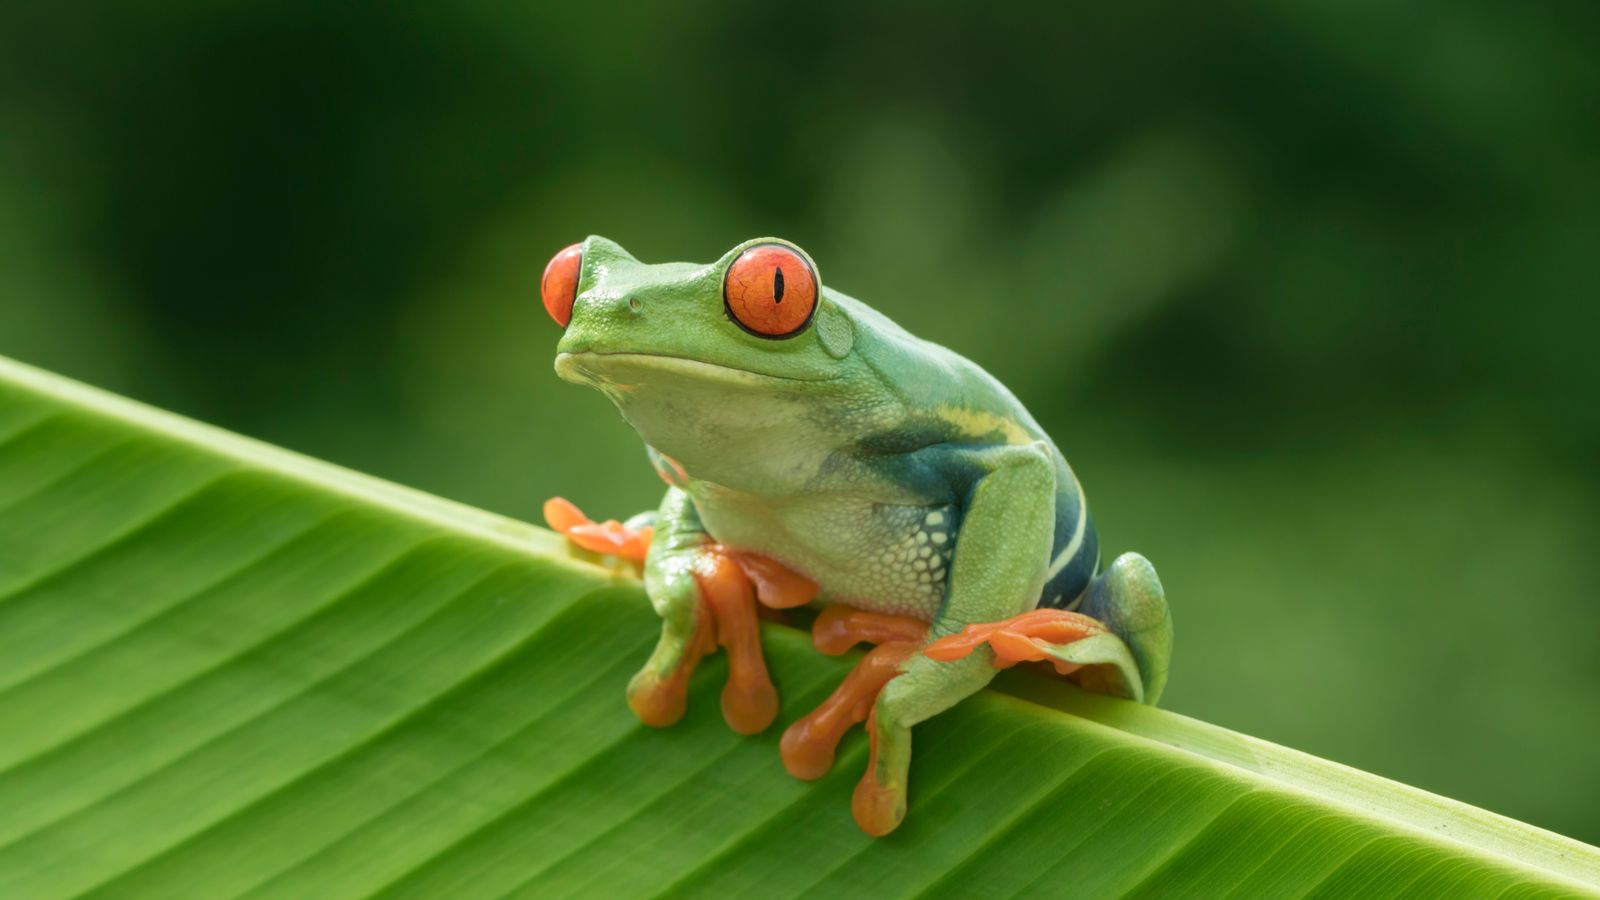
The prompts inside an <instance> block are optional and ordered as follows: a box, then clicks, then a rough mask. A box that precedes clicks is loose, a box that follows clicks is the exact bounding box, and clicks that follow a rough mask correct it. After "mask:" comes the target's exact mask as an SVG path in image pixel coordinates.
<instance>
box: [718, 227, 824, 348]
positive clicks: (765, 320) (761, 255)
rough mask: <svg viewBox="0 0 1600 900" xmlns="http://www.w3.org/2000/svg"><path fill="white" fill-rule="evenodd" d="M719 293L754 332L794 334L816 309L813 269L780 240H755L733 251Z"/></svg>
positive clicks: (741, 322) (771, 335)
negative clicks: (751, 245) (774, 242)
mask: <svg viewBox="0 0 1600 900" xmlns="http://www.w3.org/2000/svg"><path fill="white" fill-rule="evenodd" d="M722 299H723V302H724V303H725V304H726V305H727V307H728V315H729V316H730V317H731V318H732V319H733V321H735V322H737V323H738V324H739V327H741V328H743V329H744V330H745V331H748V332H750V333H751V334H754V335H757V336H759V337H768V338H784V337H791V336H793V335H796V334H799V333H800V331H801V330H802V329H804V328H805V327H806V324H807V323H809V322H810V321H811V314H812V313H814V312H816V310H817V274H816V273H815V272H813V271H811V264H810V263H808V262H806V260H805V257H803V256H801V255H800V254H798V253H796V252H794V251H793V250H791V249H789V248H788V247H785V246H783V245H782V244H757V245H756V246H754V247H751V248H750V249H748V250H746V251H744V252H743V253H741V254H739V258H738V259H736V260H734V261H733V265H731V266H729V267H728V274H727V276H726V277H725V278H724V279H723V281H722Z"/></svg>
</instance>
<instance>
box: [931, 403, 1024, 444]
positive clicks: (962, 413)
mask: <svg viewBox="0 0 1600 900" xmlns="http://www.w3.org/2000/svg"><path fill="white" fill-rule="evenodd" d="M933 411H934V413H935V414H936V415H938V417H939V418H941V419H943V420H945V421H946V422H949V423H950V424H951V425H954V426H955V427H957V428H959V429H961V431H962V432H963V433H964V434H966V436H968V437H975V438H977V437H985V436H987V435H991V434H995V433H997V432H998V433H999V434H1002V435H1005V439H1006V443H1008V444H1031V443H1033V442H1034V441H1036V440H1038V438H1036V437H1034V436H1033V435H1031V434H1029V433H1028V431H1027V429H1025V428H1023V427H1022V426H1021V425H1019V424H1017V423H1016V422H1015V421H1013V420H1011V419H1008V418H1006V417H1004V416H997V415H995V414H994V413H992V412H985V411H984V410H981V409H962V408H961V407H958V406H936V407H934V408H933Z"/></svg>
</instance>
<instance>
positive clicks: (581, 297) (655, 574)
mask: <svg viewBox="0 0 1600 900" xmlns="http://www.w3.org/2000/svg"><path fill="white" fill-rule="evenodd" d="M541 295H542V299H543V302H544V307H545V309H546V311H548V312H549V314H550V316H551V317H552V318H554V319H555V321H556V322H557V324H559V325H560V326H562V328H564V329H565V331H564V333H563V334H562V336H561V340H560V343H559V345H558V346H557V348H556V359H555V369H556V373H557V374H558V375H559V376H560V377H561V378H563V379H565V380H567V381H570V382H574V383H577V384H585V385H589V386H591V387H594V388H597V389H598V390H599V391H600V392H601V393H603V394H605V395H606V396H607V397H608V398H610V399H611V401H612V403H614V404H615V405H616V407H617V409H618V410H619V411H620V412H621V413H622V417H623V418H624V419H625V420H627V422H628V423H629V424H630V425H632V426H633V428H634V430H635V431H637V432H638V433H639V436H640V437H641V438H642V439H643V440H644V443H645V446H646V450H647V453H648V456H649V458H650V460H651V462H652V464H653V465H654V467H655V469H656V471H657V473H659V474H660V476H661V478H662V479H663V480H664V481H666V483H667V492H666V496H665V498H664V499H663V500H662V502H661V505H660V508H659V509H658V510H657V511H656V512H655V513H654V514H653V515H651V514H641V515H640V516H637V517H635V518H634V519H631V520H629V521H628V522H627V523H626V524H623V523H618V522H616V521H614V520H613V521H610V522H606V523H595V522H591V521H590V520H589V519H588V518H587V517H585V516H584V515H583V514H582V513H581V512H580V511H579V510H578V509H577V508H576V507H574V506H572V505H571V504H570V503H567V502H566V501H564V500H560V499H559V498H558V499H553V500H551V501H550V502H549V503H547V504H546V506H545V514H546V519H547V520H548V521H549V522H550V524H551V526H552V527H554V528H556V529H557V530H559V531H562V532H563V533H565V534H567V536H568V537H569V538H571V539H572V540H573V541H574V542H575V543H577V544H578V545H580V546H583V547H585V548H587V549H589V550H591V551H598V552H603V553H612V554H616V555H619V556H622V557H625V558H631V559H633V560H635V561H637V562H639V563H641V564H642V567H643V568H642V572H643V579H644V586H645V591H646V593H647V594H648V595H649V598H650V602H651V603H652V605H653V606H654V607H655V610H656V612H657V613H658V614H659V615H660V616H661V619H662V627H661V638H660V641H659V643H658V644H657V645H656V648H655V651H654V652H653V653H652V654H651V656H650V658H649V660H648V661H647V662H646V663H645V664H644V667H643V668H642V669H641V670H640V671H639V673H638V674H637V675H636V676H634V678H633V680H632V682H631V683H630V684H629V686H628V692H627V698H628V704H629V706H630V707H631V708H632V709H633V711H634V713H635V714H637V715H638V717H639V718H640V719H641V720H642V721H644V722H646V723H647V724H650V725H655V726H666V725H670V724H672V723H674V722H676V721H677V720H678V719H679V718H680V717H681V716H682V715H683V714H684V710H685V704H686V694H687V687H688V679H689V676H690V673H691V672H692V671H693V670H694V667H695V665H696V663H697V662H698V661H699V660H700V659H701V658H702V657H703V656H705V655H706V654H707V653H710V652H712V651H714V650H715V649H716V648H717V647H719V646H720V647H723V648H726V649H727V650H728V653H729V674H728V682H727V686H726V687H725V689H724V691H723V694H722V710H723V715H724V717H725V718H726V719H727V722H728V724H729V725H730V726H731V727H733V728H734V729H735V730H736V731H740V732H744V733H756V732H759V731H762V730H764V729H766V728H767V727H768V726H769V725H770V724H771V723H772V721H773V719H774V718H775V716H776V714H777V710H778V699H777V693H776V691H775V689H774V687H773V685H772V682H771V680H770V678H769V677H768V673H767V668H766V664H765V662H764V659H763V657H762V652H761V638H760V625H759V621H758V619H759V618H760V614H761V612H762V611H763V609H782V608H787V607H795V606H802V605H812V606H817V607H820V608H821V611H820V613H819V614H818V615H817V617H816V619H815V621H814V624H813V626H812V637H813V642H814V643H815V645H816V647H817V649H818V650H820V651H821V652H823V653H829V654H840V653H844V652H845V651H846V650H848V649H850V648H851V647H852V646H854V645H855V644H858V643H866V644H874V645H876V646H875V648H874V649H873V650H871V651H870V652H869V653H867V654H866V656H865V657H864V658H863V659H862V660H861V662H860V663H859V664H858V665H857V666H856V668H855V670H854V671H853V672H852V673H851V674H850V675H849V676H848V677H847V678H846V679H845V681H844V682H843V683H842V684H841V685H840V687H839V689H838V690H837V691H836V692H835V693H834V694H833V696H832V697H830V698H829V699H828V700H827V701H826V702H824V703H823V704H822V705H821V706H820V707H818V708H817V709H816V710H815V711H814V712H812V713H811V714H809V715H807V716H805V717H804V718H801V719H800V720H798V721H796V722H795V723H793V724H792V725H790V726H789V728H788V729H787V731H785V733H784V735H783V739H782V742H781V744H780V746H781V754H782V758H783V763H784V765H785V766H786V767H787V769H788V770H789V771H790V772H791V773H792V774H794V775H795V776H797V777H800V778H807V779H812V778H819V777H821V776H822V775H823V774H825V773H826V772H827V771H828V770H829V769H830V768H831V766H832V765H833V757H834V751H835V747H836V745H837V743H838V741H839V740H840V738H841V737H842V736H843V734H844V733H845V731H846V730H847V729H848V728H850V727H851V726H852V725H854V724H856V723H858V722H862V721H865V722H866V725H867V730H868V735H869V738H870V744H871V757H870V761H869V763H868V765H867V771H866V774H865V775H864V776H863V777H862V779H861V781H860V783H859V785H858V786H857V788H856V791H855V795H854V797H853V799H852V803H851V806H852V810H853V812H854V815H855V819H856V822H857V823H858V824H859V825H860V826H861V828H862V829H863V830H865V831H866V832H868V833H869V834H873V835H883V834H887V833H889V832H890V831H892V830H894V828H895V827H896V826H898V825H899V824H900V822H901V821H902V819H903V818H904V816H905V813H906V792H907V787H908V785H907V769H908V766H909V764H910V760H911V729H912V727H913V726H914V725H916V724H917V723H919V722H922V721H924V720H926V719H928V718H929V717H931V716H935V715H937V714H939V713H940V712H942V711H944V710H946V709H948V708H950V707H951V706H953V705H954V704H956V703H958V702H960V701H961V700H962V699H964V698H966V697H968V696H970V695H971V694H973V693H974V692H976V691H978V690H979V689H981V688H982V687H983V686H984V685H986V684H987V683H988V682H989V681H990V679H991V678H993V677H994V674H995V671H996V669H997V668H1003V667H1005V666H1010V665H1014V664H1016V663H1019V662H1047V663H1049V664H1051V665H1053V666H1054V667H1055V668H1056V669H1057V670H1058V671H1059V672H1061V673H1062V674H1064V675H1066V676H1068V677H1070V678H1072V679H1074V680H1076V681H1078V682H1079V683H1080V684H1082V685H1083V686H1085V687H1087V688H1089V689H1091V690H1097V691H1101V692H1105V693H1110V694H1115V695H1119V696H1123V697H1127V698H1130V699H1132V700H1136V701H1142V702H1145V703H1154V702H1155V701H1156V699H1157V698H1158V697H1159V696H1160V694H1161V689H1162V686H1163V684H1164V683H1165V681H1166V677H1167V665H1168V658H1169V656H1170V654H1171V648H1172V620H1171V616H1170V615H1169V613H1168V610H1167V603H1166V599H1165V597H1164V595H1163V593H1162V588H1161V583H1160V581H1159V580H1157V578H1156V573H1155V569H1154V568H1152V567H1151V565H1150V563H1149V562H1147V561H1146V560H1145V559H1144V558H1143V557H1141V556H1139V555H1137V554H1134V553H1127V554H1124V555H1122V556H1119V557H1117V558H1116V559H1115V560H1114V561H1113V562H1112V563H1111V565H1110V566H1109V567H1106V568H1104V569H1102V568H1101V566H1100V547H1099V543H1098V541H1097V539H1096V537H1095V529H1094V524H1093V522H1092V520H1091V519H1090V516H1089V509H1088V505H1087V503H1086V501H1085V499H1084V494H1083V489H1082V488H1081V487H1080V486H1079V484H1078V480H1077V478H1076V477H1075V476H1074V474H1073V471H1072V469H1071V467H1070V466H1068V465H1067V461H1066V459H1065V457H1063V456H1062V454H1061V451H1060V450H1058V449H1057V448H1056V445H1055V444H1054V443H1053V442H1052V441H1051V440H1050V438H1049V437H1048V436H1047V435H1046V434H1045V433H1044V431H1043V430H1041V429H1040V427H1039V425H1038V423H1036V422H1035V421H1034V420H1033V418H1032V417H1031V416H1030V415H1029V414H1028V412H1027V410H1025V409H1024V408H1023V406H1022V404H1021V403H1020V402H1018V400H1017V398H1016V397H1014V396H1012V394H1011V392H1010V391H1008V390H1006V388H1005V386H1003V385H1002V384H1000V382H998V381H996V380H995V379H994V378H993V377H991V376H990V375H989V374H988V373H986V372H984V371H983V370H982V369H980V368H979V367H978V366H977V365H975V364H974V363H972V362H969V361H968V360H966V359H964V358H962V357H961V356H958V355H957V354H955V353H953V352H951V351H949V350H946V349H945V348H943V347H940V346H937V345H935V344H932V343H929V342H927V341H924V340H920V339H918V338H916V337H913V336H912V335H911V334H909V333H907V332H906V331H905V330H904V329H902V328H900V327H899V326H898V325H896V324H895V323H893V322H891V321H889V319H887V318H885V317H884V316H883V315H881V314H880V313H878V312H875V311H874V310H873V309H871V308H870V307H868V306H867V305H866V304H864V303H862V302H860V301H859V300H855V299H853V298H851V297H848V296H846V295H844V294H841V293H839V292H837V291H834V290H832V289H830V288H824V287H823V285H822V282H821V280H820V278H819V277H818V274H817V266H816V264H815V263H814V262H813V261H812V259H811V257H810V256H808V255H806V253H805V252H804V251H802V250H801V249H800V248H799V247H797V246H795V245H794V244H791V243H788V242H786V241H782V240H777V239H774V238H758V239H756V240H752V241H747V242H745V243H743V244H740V245H738V246H737V247H734V248H733V249H732V250H729V251H728V252H727V253H726V254H724V255H723V256H722V258H721V259H718V260H717V261H715V262H713V263H710V264H708V265H694V264H687V263H667V264H661V265H646V264H644V263H641V262H639V261H638V260H636V259H634V258H633V257H632V256H630V255H629V254H628V253H627V251H625V250H623V249H622V248H621V247H620V246H618V245H617V244H615V243H612V242H611V241H608V240H606V239H604V238H600V237H590V238H588V239H587V240H585V241H583V242H582V243H578V244H573V245H572V246H570V247H567V248H566V249H564V250H562V251H561V252H560V253H558V254H556V256H555V257H554V258H553V259H552V260H551V261H550V263H549V265H548V266H547V268H546V269H545V273H544V278H543V280H542V282H541Z"/></svg>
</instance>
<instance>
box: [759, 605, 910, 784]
mask: <svg viewBox="0 0 1600 900" xmlns="http://www.w3.org/2000/svg"><path fill="white" fill-rule="evenodd" d="M927 633H928V625H927V623H926V622H921V621H918V620H916V619H912V618H909V617H906V616H893V615H885V614H882V613H868V612H862V611H861V610H857V609H851V608H850V607H846V606H830V607H828V608H827V609H824V610H823V611H822V614H821V615H819V616H818V617H817V621H816V623H815V624H814V625H813V626H812V631H811V640H812V643H813V644H815V645H816V647H817V649H818V650H820V651H822V652H823V653H827V654H829V655H831V656H837V655H839V654H841V653H843V652H845V651H846V650H848V649H850V648H851V647H853V646H855V645H856V644H858V643H874V644H877V645H878V646H877V647H875V648H873V649H872V651H870V652H869V653H867V655H866V656H864V657H862V658H861V661H860V662H859V663H856V667H855V668H854V669H852V670H851V671H850V674H849V675H847V676H845V679H844V681H842V682H840V684H839V687H838V688H836V689H835V690H834V692H833V693H832V694H831V695H830V696H829V697H828V699H826V700H824V701H823V702H822V704H821V705H819V706H818V707H817V708H816V709H814V710H812V711H811V712H810V713H808V714H807V715H805V716H804V717H803V718H801V719H799V720H797V721H796V722H795V723H794V724H793V725H790V726H789V728H788V730H786V731H785V732H784V733H783V741H782V743H781V744H780V745H779V750H780V753H781V754H782V756H783V766H784V768H785V769H787V770H788V771H789V774H790V775H793V776H794V777H796V778H802V779H805V780H808V781H809V780H813V779H817V778H821V777H822V776H823V775H826V774H827V773H828V770H829V769H831V768H833V758H834V754H835V753H836V752H837V750H838V746H839V741H840V740H842V739H843V738H844V735H845V732H847V731H849V730H850V728H851V727H852V726H854V725H856V724H858V723H860V722H864V721H866V720H867V719H868V718H869V717H870V716H871V715H872V709H873V706H874V705H875V704H876V703H877V701H878V694H879V693H880V692H882V690H883V687H884V685H886V684H888V683H889V682H890V681H892V680H894V678H895V676H897V675H899V674H900V667H901V665H902V664H904V663H905V661H906V660H907V659H910V658H911V656H912V655H914V654H915V653H916V652H917V647H918V645H920V644H921V643H922V640H923V638H924V637H925V636H926V635H927Z"/></svg>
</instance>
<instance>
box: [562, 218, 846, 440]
mask: <svg viewBox="0 0 1600 900" xmlns="http://www.w3.org/2000/svg"><path fill="white" fill-rule="evenodd" d="M540 292H541V294H542V296H543V299H544V306H545V309H546V310H547V311H548V312H549V313H550V316H551V317H552V318H554V319H555V320H556V322H557V323H558V324H560V325H561V326H563V327H564V328H565V329H566V331H565V333H564V334H563V335H562V337H561V342H560V344H559V345H558V346H557V348H556V362H555V368H556V373H557V374H558V375H560V376H561V377H562V378H563V379H566V380H567V381H571V382H574V383H578V384H587V385H590V386H593V387H596V388H599V389H600V390H601V391H602V392H604V393H605V394H606V395H607V396H608V397H610V398H611V400H612V401H613V402H614V403H616V405H617V407H618V408H619V409H620V410H621V411H622V414H623V416H624V418H626V419H627V420H628V422H629V423H630V424H632V425H633V426H634V428H635V429H636V430H637V431H639V433H640V435H641V436H642V437H643V438H644V439H645V440H646V441H647V442H649V443H651V444H652V445H654V446H656V447H657V448H658V449H660V450H662V451H663V452H666V453H669V454H671V455H674V456H679V458H680V459H682V458H683V457H682V455H681V454H690V455H693V454H694V453H695V449H696V446H697V445H699V444H706V443H710V442H720V443H722V444H725V445H726V444H744V445H745V446H744V448H743V449H745V450H749V449H752V448H751V447H750V446H749V444H748V441H749V440H751V439H756V436H757V435H759V440H760V442H761V443H764V444H767V445H769V446H770V445H771V444H772V443H773V442H774V441H775V440H787V439H790V438H793V439H797V440H801V441H812V440H819V439H820V440H826V437H825V435H826V433H828V432H833V431H836V430H837V431H838V432H839V434H840V435H844V434H846V433H847V432H848V431H849V428H848V426H847V425H845V423H842V422H835V421H834V420H835V419H838V418H839V416H840V414H839V412H838V411H839V409H840V407H841V402H840V401H844V400H847V399H849V398H852V397H854V398H857V399H859V394H860V390H859V388H860V387H861V386H862V385H863V384H864V383H865V381H868V380H870V378H864V376H868V374H869V373H868V372H867V369H868V367H867V366H866V365H865V363H864V362H863V361H862V360H860V359H858V358H856V357H858V356H859V354H856V353H853V352H852V350H853V347H854V345H855V342H856V334H855V328H854V326H853V324H852V321H851V317H850V314H849V313H848V312H847V311H846V310H845V309H844V308H843V307H842V306H841V298H840V297H839V296H838V295H836V294H833V293H832V292H825V291H824V290H823V287H822V282H821V280H820V279H819V278H818V275H817V267H816V264H815V263H813V262H812V260H811V258H810V257H809V256H807V255H806V253H805V251H803V250H801V249H800V248H799V247H797V246H795V245H793V244H791V243H788V242H786V241H781V240H777V239H775V238H759V239H756V240H752V241H746V242H744V243H742V244H740V245H738V246H736V247H734V248H733V249H731V250H729V251H728V252H727V253H726V254H724V255H723V256H722V258H721V259H718V260H717V261H716V262H713V263H711V264H709V265H693V264H688V263H665V264H660V265H646V264H644V263H641V262H639V261H638V260H636V259H634V258H633V257H632V256H631V255H629V254H628V252H627V251H626V250H623V249H622V247H620V246H618V245H617V244H615V243H613V242H611V241H608V240H606V239H605V238H601V237H590V238H588V239H587V240H585V241H583V242H582V243H578V244H573V245H572V246H570V247H567V248H566V249H564V250H562V251H561V252H560V253H557V254H556V256H555V258H554V259H552V260H551V261H550V264H549V266H547V267H546V269H545V273H544V279H543V281H542V282H541V284H540ZM844 405H846V406H848V405H850V404H844ZM826 407H832V408H833V409H834V410H835V412H834V413H833V414H831V415H830V414H824V413H823V409H824V408H826ZM801 425H807V426H808V427H810V428H811V429H812V432H813V433H810V434H808V435H801V434H798V433H793V432H798V430H799V428H800V426H801ZM818 432H820V433H818ZM741 438H743V440H742V439H741ZM685 461H687V460H685Z"/></svg>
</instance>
